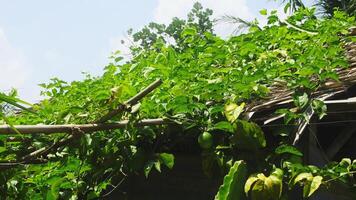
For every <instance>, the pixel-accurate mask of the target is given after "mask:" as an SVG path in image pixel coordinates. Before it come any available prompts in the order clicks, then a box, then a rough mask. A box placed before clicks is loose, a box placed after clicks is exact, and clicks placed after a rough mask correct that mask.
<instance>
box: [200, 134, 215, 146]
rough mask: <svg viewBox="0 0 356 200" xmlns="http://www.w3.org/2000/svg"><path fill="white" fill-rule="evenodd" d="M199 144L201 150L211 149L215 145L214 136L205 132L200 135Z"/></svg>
mask: <svg viewBox="0 0 356 200" xmlns="http://www.w3.org/2000/svg"><path fill="white" fill-rule="evenodd" d="M198 143H199V145H200V147H201V148H203V149H209V148H210V147H211V146H212V145H213V136H212V135H211V134H210V133H209V132H204V133H202V134H200V135H199V137H198Z"/></svg>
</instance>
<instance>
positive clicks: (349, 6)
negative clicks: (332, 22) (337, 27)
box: [282, 0, 356, 17]
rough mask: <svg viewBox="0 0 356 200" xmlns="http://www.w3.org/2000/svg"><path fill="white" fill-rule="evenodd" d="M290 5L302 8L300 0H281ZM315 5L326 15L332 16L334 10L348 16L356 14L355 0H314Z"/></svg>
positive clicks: (292, 7)
mask: <svg viewBox="0 0 356 200" xmlns="http://www.w3.org/2000/svg"><path fill="white" fill-rule="evenodd" d="M282 1H283V2H286V3H287V4H289V5H290V9H291V10H297V9H298V8H304V7H305V6H304V3H303V1H302V0H282ZM313 2H314V3H315V6H317V7H318V9H319V10H320V12H321V13H322V14H323V15H326V16H329V17H330V16H332V15H333V14H334V11H335V10H338V11H343V12H345V13H347V14H349V15H350V16H356V1H355V0H315V1H313Z"/></svg>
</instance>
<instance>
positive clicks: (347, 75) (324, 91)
mask: <svg viewBox="0 0 356 200" xmlns="http://www.w3.org/2000/svg"><path fill="white" fill-rule="evenodd" d="M350 36H356V27H353V28H351V29H350ZM344 48H345V53H346V57H347V59H348V61H349V67H348V68H339V69H337V70H336V73H337V74H338V76H339V80H337V81H336V80H329V81H327V82H325V83H324V84H323V85H322V86H320V87H319V88H318V89H317V90H316V91H315V92H314V93H313V94H312V95H311V98H313V99H320V100H326V99H328V98H331V97H333V96H335V95H336V94H340V93H343V92H345V91H346V90H347V89H348V88H350V87H351V86H353V85H355V84H356V42H349V43H345V45H344ZM269 89H270V91H271V92H270V94H269V96H268V97H267V98H265V99H262V100H259V101H255V102H253V103H251V104H250V105H248V106H247V108H246V111H247V113H248V115H249V117H248V118H250V117H251V116H252V115H253V114H254V113H259V112H264V111H274V110H276V109H277V108H280V107H290V104H291V103H292V102H293V99H292V95H293V91H292V90H290V89H288V88H287V86H286V84H285V83H275V84H274V85H273V86H272V87H270V88H269ZM265 118H267V120H265V121H264V123H269V122H271V121H273V119H279V118H281V116H277V117H276V116H275V115H274V114H271V116H270V118H268V117H265Z"/></svg>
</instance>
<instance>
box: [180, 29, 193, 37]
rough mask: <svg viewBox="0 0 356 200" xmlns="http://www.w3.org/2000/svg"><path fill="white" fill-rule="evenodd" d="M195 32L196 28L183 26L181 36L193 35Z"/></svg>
mask: <svg viewBox="0 0 356 200" xmlns="http://www.w3.org/2000/svg"><path fill="white" fill-rule="evenodd" d="M196 34H197V30H196V29H195V28H185V29H184V30H183V32H182V36H183V37H185V36H193V35H196Z"/></svg>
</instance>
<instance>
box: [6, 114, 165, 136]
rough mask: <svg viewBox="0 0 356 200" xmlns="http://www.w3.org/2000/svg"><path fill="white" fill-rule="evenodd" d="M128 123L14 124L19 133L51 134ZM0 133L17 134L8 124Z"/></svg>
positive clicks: (154, 122)
mask: <svg viewBox="0 0 356 200" xmlns="http://www.w3.org/2000/svg"><path fill="white" fill-rule="evenodd" d="M166 123H167V120H164V119H161V118H157V119H144V120H141V121H139V122H137V123H136V124H135V126H138V127H140V126H155V125H163V124H166ZM128 124H129V120H123V121H120V122H117V123H105V124H63V125H15V126H14V127H15V129H16V130H17V131H19V132H20V133H21V134H53V133H69V134H72V133H73V132H74V131H75V130H80V131H82V132H84V133H90V132H95V131H105V130H113V129H121V128H125V127H126V126H127V125H128ZM0 134H4V135H14V134H16V135H18V133H17V132H16V131H15V130H14V129H13V128H11V127H10V126H9V125H0Z"/></svg>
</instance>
